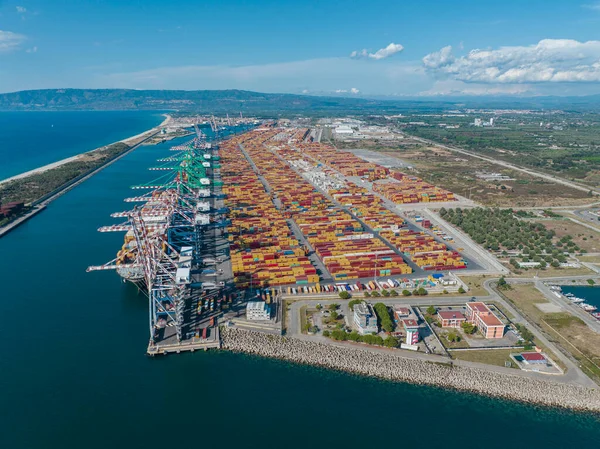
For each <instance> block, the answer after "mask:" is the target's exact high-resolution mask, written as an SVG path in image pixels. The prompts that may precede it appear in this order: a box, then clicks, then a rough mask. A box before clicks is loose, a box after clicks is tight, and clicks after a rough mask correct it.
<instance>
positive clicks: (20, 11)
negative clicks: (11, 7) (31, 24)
mask: <svg viewBox="0 0 600 449" xmlns="http://www.w3.org/2000/svg"><path fill="white" fill-rule="evenodd" d="M17 12H18V13H19V14H25V13H26V12H27V8H25V7H24V6H17Z"/></svg>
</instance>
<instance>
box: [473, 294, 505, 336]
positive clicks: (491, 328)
mask: <svg viewBox="0 0 600 449" xmlns="http://www.w3.org/2000/svg"><path fill="white" fill-rule="evenodd" d="M467 320H468V321H469V322H470V323H473V324H474V325H475V326H477V329H479V331H480V332H481V333H482V334H483V336H484V337H485V338H502V337H503V336H504V323H503V322H502V321H500V318H498V317H497V316H496V315H495V314H494V312H492V311H491V310H490V308H489V307H488V306H487V305H485V304H484V303H482V302H468V303H467Z"/></svg>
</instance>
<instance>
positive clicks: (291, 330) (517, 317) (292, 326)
mask: <svg viewBox="0 0 600 449" xmlns="http://www.w3.org/2000/svg"><path fill="white" fill-rule="evenodd" d="M496 281H497V279H488V280H487V281H485V282H484V284H483V285H484V288H485V289H486V290H487V291H488V293H489V294H488V295H486V296H478V297H477V300H480V301H488V302H495V303H496V304H499V305H500V306H501V307H502V308H503V309H504V310H505V311H506V312H508V313H509V314H510V315H512V317H513V318H512V319H511V321H512V322H513V323H515V324H522V325H524V326H526V327H527V328H528V329H529V330H530V331H531V332H532V334H533V335H534V336H535V338H536V339H537V340H538V341H539V342H540V343H542V344H543V345H545V346H546V347H547V348H549V349H550V351H552V352H553V353H554V354H555V356H556V357H557V358H558V359H560V361H561V362H562V363H563V364H564V365H565V366H566V367H567V370H566V372H565V373H564V374H562V375H554V376H552V377H550V378H549V377H548V375H545V374H541V373H535V372H528V371H522V370H516V369H513V368H504V367H500V366H492V365H486V364H482V363H476V362H467V361H463V360H452V361H450V359H449V358H448V357H444V356H440V355H436V354H425V353H420V352H412V351H405V350H395V351H394V352H395V354H396V355H398V356H401V357H405V358H411V359H419V360H426V361H430V362H441V363H454V364H455V365H459V366H467V367H473V368H478V369H485V370H487V371H492V372H499V373H508V374H513V375H519V376H524V377H531V378H536V379H544V380H555V381H558V382H563V383H568V384H573V385H583V386H586V387H591V388H597V387H598V386H597V385H596V383H594V381H592V380H591V379H590V378H589V377H587V376H586V375H585V374H584V373H583V371H581V369H580V368H579V366H578V365H577V364H576V363H575V362H573V360H572V359H571V358H569V357H568V356H567V355H565V354H564V353H563V352H562V351H561V350H560V349H559V348H558V347H557V346H556V345H554V343H552V342H551V341H549V340H548V339H547V338H546V337H545V336H544V334H543V333H542V332H541V331H540V330H538V329H537V328H536V327H535V326H533V325H532V324H531V323H529V322H528V321H527V320H526V319H525V317H523V315H522V314H521V313H520V312H519V311H518V310H517V309H515V308H514V307H513V306H512V305H511V304H509V303H508V302H507V301H506V300H504V298H502V297H501V296H500V295H499V294H498V293H497V292H496V291H494V290H493V289H492V288H491V286H490V283H491V282H496ZM519 281H525V279H519ZM528 281H529V282H533V281H534V280H533V279H529V280H528ZM284 299H285V295H284ZM470 299H471V296H454V297H447V296H441V297H425V298H419V299H415V298H414V297H401V298H383V297H381V298H377V302H382V303H384V304H386V305H388V306H391V305H405V306H408V305H410V306H415V305H418V306H419V307H422V306H425V307H426V306H430V305H435V306H444V305H449V306H451V305H456V304H463V303H466V302H468V301H469V300H470ZM319 303H321V304H331V303H339V304H340V308H341V313H342V314H343V315H344V316H350V310H349V308H348V302H347V301H341V300H340V299H335V298H327V297H323V298H314V299H312V298H311V299H308V298H306V299H298V300H294V302H292V303H291V305H290V308H289V311H288V322H287V333H286V334H287V335H289V336H292V337H294V338H298V339H301V340H310V341H318V342H320V343H326V344H331V345H333V346H338V347H344V346H346V345H347V344H348V343H339V342H335V341H334V340H331V339H329V338H325V337H323V336H320V335H315V336H311V335H305V334H302V333H301V330H300V313H299V310H300V308H301V307H303V306H308V307H315V306H316V305H317V304H319ZM361 347H362V348H364V349H365V350H367V351H374V352H384V353H387V354H389V351H390V350H389V349H382V348H378V347H373V346H367V345H361Z"/></svg>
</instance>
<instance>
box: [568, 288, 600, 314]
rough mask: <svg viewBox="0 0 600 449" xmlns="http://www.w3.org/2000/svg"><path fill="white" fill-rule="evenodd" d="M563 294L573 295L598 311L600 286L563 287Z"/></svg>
mask: <svg viewBox="0 0 600 449" xmlns="http://www.w3.org/2000/svg"><path fill="white" fill-rule="evenodd" d="M562 291H563V293H573V294H574V295H575V296H577V297H578V298H583V299H585V302H587V303H588V304H592V305H594V306H596V307H598V309H600V286H587V285H585V286H573V287H571V286H563V287H562Z"/></svg>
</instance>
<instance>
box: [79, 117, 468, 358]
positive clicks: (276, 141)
mask: <svg viewBox="0 0 600 449" xmlns="http://www.w3.org/2000/svg"><path fill="white" fill-rule="evenodd" d="M196 132H197V135H198V137H197V138H196V139H194V140H193V141H191V142H188V143H186V144H182V145H176V146H174V147H172V148H171V150H172V151H173V152H174V156H171V157H167V158H164V159H161V160H159V162H160V163H161V165H160V166H158V167H153V168H151V170H153V171H158V172H161V175H162V176H160V177H159V178H158V179H156V180H154V181H152V182H150V183H147V184H144V185H139V186H134V187H133V188H134V189H136V190H143V189H146V190H149V193H147V194H145V195H141V196H138V197H134V198H128V199H126V202H132V203H141V204H140V205H138V206H136V207H134V209H133V210H131V211H126V212H120V213H116V214H113V217H115V218H124V219H126V220H127V221H126V222H125V223H122V224H116V225H110V226H105V227H103V228H100V231H102V232H115V231H120V232H123V231H124V232H125V237H124V243H123V246H122V248H121V249H120V250H119V251H118V253H117V257H116V258H115V259H114V260H113V261H110V262H108V263H106V264H104V265H101V266H94V267H90V268H89V271H97V270H110V269H114V270H116V271H117V273H118V274H119V275H120V276H121V277H122V278H123V279H124V280H127V281H131V282H133V283H135V284H136V285H138V286H139V288H140V289H141V290H142V291H143V292H144V293H147V294H148V298H149V316H150V320H149V322H150V343H149V346H148V353H149V354H152V355H154V354H162V353H167V352H179V351H182V350H195V349H202V348H203V349H206V348H208V347H214V346H218V345H219V338H218V327H217V325H218V323H217V322H218V319H219V316H221V315H222V312H223V311H225V310H226V311H227V313H229V314H231V313H233V311H234V310H237V311H238V312H236V313H239V310H240V309H239V307H237V309H236V304H238V306H239V300H240V299H241V300H252V301H256V300H258V301H261V300H262V301H264V302H266V303H267V304H269V305H270V306H269V307H270V308H272V309H273V310H275V311H276V313H275V315H276V316H279V315H278V314H279V308H278V306H277V304H278V303H279V301H280V299H279V298H280V295H281V294H291V295H294V294H321V293H332V294H336V293H339V292H341V291H358V290H385V289H394V288H401V289H404V288H414V286H417V287H416V288H421V287H423V288H426V289H429V290H431V291H436V289H437V290H440V291H441V290H442V289H443V290H445V289H446V288H447V287H448V286H449V285H453V286H456V288H458V286H459V285H460V283H459V282H458V281H457V282H455V281H454V280H452V282H450V283H448V282H447V279H448V278H446V280H443V279H444V276H443V275H442V274H441V273H439V272H442V271H450V270H456V269H465V268H466V267H467V262H466V261H465V260H464V259H463V258H462V256H461V254H459V253H458V252H456V251H453V250H451V249H450V248H448V247H447V245H446V244H445V243H444V242H443V240H441V239H438V238H437V236H434V235H430V234H428V233H425V232H423V231H420V230H418V229H414V227H413V226H412V225H411V223H409V222H408V221H407V220H405V219H404V218H402V217H401V216H400V215H398V213H397V212H394V210H392V208H391V207H390V205H389V200H390V196H391V197H392V198H395V197H394V196H393V195H397V192H396V193H393V194H392V193H390V194H389V195H388V194H383V193H381V192H379V190H378V189H379V188H378V187H375V186H377V185H387V184H389V185H394V186H395V187H396V188H397V189H400V190H398V191H401V189H402V188H404V187H406V186H409V185H410V186H416V185H418V186H419V187H418V191H419V192H420V194H419V195H417V201H428V200H427V199H424V198H426V197H429V200H431V199H432V198H441V197H442V193H436V192H437V191H436V188H435V187H433V186H430V185H428V184H426V183H424V182H422V181H421V180H418V179H415V178H409V177H406V176H400V175H399V174H398V173H397V172H391V171H390V170H389V169H387V168H385V167H382V166H380V165H378V164H375V163H371V162H365V161H364V160H362V159H359V158H357V157H355V156H354V155H352V154H351V153H348V152H342V151H337V150H336V149H335V148H333V147H330V146H328V145H323V144H319V143H314V142H311V141H310V136H311V134H310V132H309V130H308V129H306V128H286V129H283V128H276V127H275V126H273V125H272V124H263V125H262V126H261V127H260V128H257V129H254V130H252V131H248V132H246V133H244V134H238V135H234V136H232V137H230V138H228V139H226V140H222V141H220V142H219V143H218V144H217V143H216V142H212V143H209V142H208V141H207V139H206V136H204V135H203V134H202V133H201V132H200V131H199V130H198V129H197V128H196ZM361 180H364V181H365V182H366V181H368V182H369V183H374V184H373V186H374V187H373V189H372V190H370V189H368V188H366V186H364V185H360V184H361V183H362V181H361ZM378 183H380V184H378ZM403 186H404V187H403ZM406 188H407V189H409V190H410V188H408V187H406ZM415 189H416V187H415ZM390 192H391V190H390ZM411 195H412V194H411ZM443 195H444V196H445V198H446V199H447V198H449V197H450V196H451V194H450V193H449V192H445V193H443ZM411 198H412V197H411ZM402 201H404V199H403V200H402ZM432 272H438V273H435V274H434V275H433V276H430V275H429V274H430V273H432ZM453 279H454V278H453ZM237 316H238V315H235V317H236V318H235V319H236V320H237V322H239V323H242V322H243V320H241V319H239V318H237ZM276 321H277V318H275V322H276ZM247 325H251V324H247ZM251 326H252V325H251ZM269 326H271V325H269ZM271 331H273V329H271Z"/></svg>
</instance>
